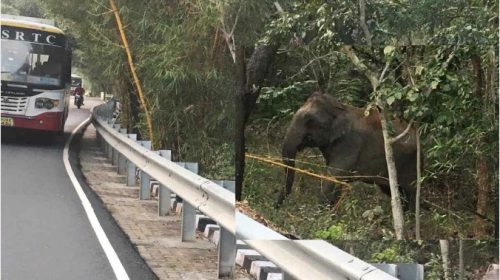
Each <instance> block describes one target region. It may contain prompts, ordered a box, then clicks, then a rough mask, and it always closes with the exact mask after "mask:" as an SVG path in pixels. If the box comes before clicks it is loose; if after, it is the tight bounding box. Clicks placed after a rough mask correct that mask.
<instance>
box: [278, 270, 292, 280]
mask: <svg viewBox="0 0 500 280" xmlns="http://www.w3.org/2000/svg"><path fill="white" fill-rule="evenodd" d="M281 275H282V278H281V279H282V280H295V278H293V277H292V276H291V275H290V274H288V273H286V272H284V271H283V272H282V273H281Z"/></svg>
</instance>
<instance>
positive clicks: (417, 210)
mask: <svg viewBox="0 0 500 280" xmlns="http://www.w3.org/2000/svg"><path fill="white" fill-rule="evenodd" d="M416 131H417V133H416V136H417V139H416V140H417V186H416V187H417V191H416V195H415V239H417V240H421V239H422V238H421V237H420V189H421V187H422V182H421V180H422V170H421V162H420V151H421V150H420V131H419V129H418V127H416Z"/></svg>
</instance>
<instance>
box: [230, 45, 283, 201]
mask: <svg viewBox="0 0 500 280" xmlns="http://www.w3.org/2000/svg"><path fill="white" fill-rule="evenodd" d="M277 50H278V45H261V46H257V47H256V48H255V50H254V52H253V53H252V56H251V57H250V59H249V60H248V64H246V63H245V50H244V48H243V47H241V46H237V47H236V59H235V61H236V70H237V71H238V79H239V89H238V92H237V94H236V95H237V96H236V135H235V140H234V142H235V198H236V200H237V201H241V198H242V193H243V179H244V173H245V127H246V124H247V121H248V118H249V117H250V113H251V112H252V110H253V108H254V107H255V103H256V102H257V99H258V98H259V94H260V89H261V87H262V84H263V83H264V80H265V78H266V77H267V75H268V72H269V68H270V65H271V63H272V62H273V60H274V57H275V55H276V52H277Z"/></svg>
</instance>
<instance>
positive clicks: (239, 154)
mask: <svg viewBox="0 0 500 280" xmlns="http://www.w3.org/2000/svg"><path fill="white" fill-rule="evenodd" d="M235 62H236V70H237V71H238V72H237V73H238V74H237V76H238V79H239V88H238V91H237V93H236V96H235V101H236V106H235V117H236V119H235V125H236V127H235V133H236V135H235V137H234V156H235V162H234V164H235V186H236V187H235V199H236V201H241V194H242V190H243V176H244V174H245V114H246V112H245V101H244V96H245V93H246V73H245V72H246V71H245V68H246V67H245V49H244V48H243V47H241V46H239V47H238V48H237V50H236V61H235Z"/></svg>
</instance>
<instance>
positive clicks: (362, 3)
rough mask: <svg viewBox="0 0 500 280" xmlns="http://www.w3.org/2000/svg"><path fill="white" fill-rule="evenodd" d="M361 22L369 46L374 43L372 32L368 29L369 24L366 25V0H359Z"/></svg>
mask: <svg viewBox="0 0 500 280" xmlns="http://www.w3.org/2000/svg"><path fill="white" fill-rule="evenodd" d="M359 14H360V15H359V24H360V25H361V29H363V33H364V34H365V40H366V43H367V44H368V46H371V45H372V34H371V33H370V30H368V25H366V3H365V0H359Z"/></svg>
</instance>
